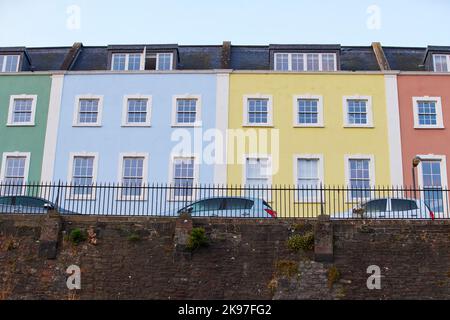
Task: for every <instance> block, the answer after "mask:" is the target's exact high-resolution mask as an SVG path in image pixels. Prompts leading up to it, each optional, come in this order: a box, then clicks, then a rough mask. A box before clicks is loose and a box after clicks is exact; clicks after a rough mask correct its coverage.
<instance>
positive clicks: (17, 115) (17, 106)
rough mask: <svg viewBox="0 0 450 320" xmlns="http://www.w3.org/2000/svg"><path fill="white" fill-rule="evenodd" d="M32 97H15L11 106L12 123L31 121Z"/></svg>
mask: <svg viewBox="0 0 450 320" xmlns="http://www.w3.org/2000/svg"><path fill="white" fill-rule="evenodd" d="M32 104H33V99H15V100H14V107H13V118H12V121H13V123H29V122H31V114H32Z"/></svg>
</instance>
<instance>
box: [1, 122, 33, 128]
mask: <svg viewBox="0 0 450 320" xmlns="http://www.w3.org/2000/svg"><path fill="white" fill-rule="evenodd" d="M6 126H7V127H35V126H36V124H34V123H8V124H6Z"/></svg>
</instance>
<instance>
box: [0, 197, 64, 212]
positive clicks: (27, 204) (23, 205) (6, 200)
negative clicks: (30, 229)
mask: <svg viewBox="0 0 450 320" xmlns="http://www.w3.org/2000/svg"><path fill="white" fill-rule="evenodd" d="M52 209H57V211H58V212H59V213H62V214H69V213H72V212H70V211H68V210H65V209H63V208H58V207H57V206H56V205H55V204H54V203H53V202H51V201H48V200H46V199H43V198H39V197H30V196H3V197H0V213H34V214H44V213H47V212H48V211H49V210H52Z"/></svg>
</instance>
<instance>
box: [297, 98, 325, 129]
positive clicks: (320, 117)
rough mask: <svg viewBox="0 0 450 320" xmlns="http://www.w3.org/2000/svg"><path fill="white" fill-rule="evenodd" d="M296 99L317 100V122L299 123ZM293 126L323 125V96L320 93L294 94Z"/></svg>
mask: <svg viewBox="0 0 450 320" xmlns="http://www.w3.org/2000/svg"><path fill="white" fill-rule="evenodd" d="M298 100H317V123H300V122H299V121H298V120H299V119H298ZM293 117H294V118H293V126H294V127H298V128H308V127H323V126H324V125H323V96H321V95H311V94H303V95H294V97H293Z"/></svg>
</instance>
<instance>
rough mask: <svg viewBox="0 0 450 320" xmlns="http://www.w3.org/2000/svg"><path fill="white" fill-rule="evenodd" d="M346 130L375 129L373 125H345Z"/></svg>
mask: <svg viewBox="0 0 450 320" xmlns="http://www.w3.org/2000/svg"><path fill="white" fill-rule="evenodd" d="M343 127H344V128H369V129H370V128H375V126H374V125H373V124H345V125H344V126H343Z"/></svg>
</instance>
